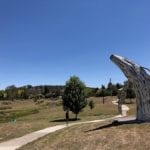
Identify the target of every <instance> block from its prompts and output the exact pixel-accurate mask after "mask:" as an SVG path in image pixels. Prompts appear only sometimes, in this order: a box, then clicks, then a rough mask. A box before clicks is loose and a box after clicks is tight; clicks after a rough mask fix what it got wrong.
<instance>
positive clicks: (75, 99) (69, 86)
mask: <svg viewBox="0 0 150 150" xmlns="http://www.w3.org/2000/svg"><path fill="white" fill-rule="evenodd" d="M62 99H63V108H64V110H65V111H68V110H70V111H72V112H73V113H74V114H75V115H76V116H75V118H76V119H77V117H78V114H79V112H80V111H81V110H82V109H83V108H84V107H85V106H86V105H87V99H86V94H85V84H84V83H83V82H82V81H81V80H80V79H79V78H78V77H76V76H72V77H70V79H69V80H68V81H67V82H66V86H65V90H64V95H63V97H62Z"/></svg>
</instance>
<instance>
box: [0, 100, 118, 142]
mask: <svg viewBox="0 0 150 150" xmlns="http://www.w3.org/2000/svg"><path fill="white" fill-rule="evenodd" d="M90 99H92V100H93V101H94V102H95V108H94V109H93V110H90V108H89V106H87V107H86V108H85V109H84V111H83V112H81V113H80V114H79V118H80V120H78V121H87V120H96V119H103V118H108V117H112V116H114V115H116V114H117V106H115V105H113V104H112V102H111V101H112V100H113V99H115V97H113V98H111V97H107V98H106V102H105V104H102V98H95V97H93V98H90ZM8 106H11V107H12V109H11V110H4V111H6V112H7V111H9V112H10V114H12V113H13V112H14V111H15V112H16V111H25V112H26V111H27V112H28V110H34V109H36V110H38V112H37V113H29V114H27V115H22V116H18V117H16V118H12V120H9V121H8V122H5V123H0V141H5V140H8V139H12V138H15V137H20V136H23V135H25V134H27V133H30V132H33V131H36V130H40V129H43V128H46V127H49V126H54V125H58V124H64V123H66V122H65V120H64V117H65V112H64V111H63V109H62V101H61V100H57V101H49V100H44V102H40V103H38V104H37V103H35V102H33V101H31V100H26V101H15V102H11V103H9V104H8ZM18 115H20V113H19V114H18ZM74 116H75V115H74V114H72V113H70V117H71V118H74ZM3 117H4V118H5V116H3Z"/></svg>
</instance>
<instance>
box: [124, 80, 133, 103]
mask: <svg viewBox="0 0 150 150" xmlns="http://www.w3.org/2000/svg"><path fill="white" fill-rule="evenodd" d="M126 92H127V93H126V98H129V99H130V103H131V102H132V99H133V98H135V92H134V90H133V85H132V83H131V82H128V87H127V91H126Z"/></svg>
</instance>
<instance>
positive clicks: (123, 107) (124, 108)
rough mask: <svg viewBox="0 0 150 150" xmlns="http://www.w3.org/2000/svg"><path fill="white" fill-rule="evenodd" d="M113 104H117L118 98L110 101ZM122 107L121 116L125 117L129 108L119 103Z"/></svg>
mask: <svg viewBox="0 0 150 150" xmlns="http://www.w3.org/2000/svg"><path fill="white" fill-rule="evenodd" d="M112 103H113V104H114V105H118V100H115V101H112ZM121 107H122V117H126V116H127V113H128V111H129V110H130V108H129V107H128V106H127V105H121Z"/></svg>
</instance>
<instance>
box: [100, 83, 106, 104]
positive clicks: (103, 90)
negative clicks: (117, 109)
mask: <svg viewBox="0 0 150 150" xmlns="http://www.w3.org/2000/svg"><path fill="white" fill-rule="evenodd" d="M105 90H106V88H105V86H104V85H102V87H101V95H102V97H103V104H104V103H105Z"/></svg>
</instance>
